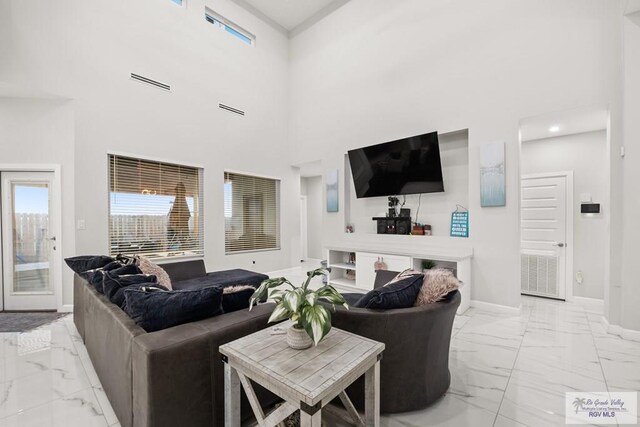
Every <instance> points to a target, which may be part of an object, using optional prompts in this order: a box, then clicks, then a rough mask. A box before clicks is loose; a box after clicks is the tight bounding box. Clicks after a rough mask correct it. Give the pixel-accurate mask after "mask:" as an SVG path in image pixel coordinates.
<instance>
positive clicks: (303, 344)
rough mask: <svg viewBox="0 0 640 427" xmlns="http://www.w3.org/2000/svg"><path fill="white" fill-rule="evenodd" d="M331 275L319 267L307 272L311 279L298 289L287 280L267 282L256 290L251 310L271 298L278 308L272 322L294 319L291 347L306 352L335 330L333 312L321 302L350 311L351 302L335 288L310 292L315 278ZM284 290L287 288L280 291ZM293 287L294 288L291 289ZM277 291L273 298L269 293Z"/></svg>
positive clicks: (272, 294) (268, 280)
mask: <svg viewBox="0 0 640 427" xmlns="http://www.w3.org/2000/svg"><path fill="white" fill-rule="evenodd" d="M327 273H329V270H328V269H326V268H318V269H316V270H312V271H308V272H307V280H306V281H305V282H304V283H303V284H302V286H294V285H292V284H291V282H289V280H287V279H286V278H284V277H277V278H274V279H267V280H265V281H264V282H262V284H260V287H259V288H258V289H256V291H255V292H254V294H253V295H252V296H251V299H250V302H249V310H251V309H252V308H253V306H254V304H256V302H258V301H262V300H264V299H265V298H267V297H270V298H271V299H272V300H273V301H274V302H275V303H276V307H275V308H274V309H273V313H271V316H270V317H269V320H268V322H269V323H271V322H278V321H280V320H284V319H287V318H289V319H291V320H292V321H293V325H291V327H289V328H288V329H287V344H289V346H290V347H291V348H294V349H297V350H302V349H305V348H309V347H311V345H312V344H315V345H318V343H319V342H320V341H322V339H323V338H324V337H325V336H326V335H327V334H328V333H329V331H330V330H331V312H330V310H329V309H328V308H327V307H326V306H325V305H323V304H321V301H326V302H328V303H330V304H331V306H332V307H333V309H334V310H335V305H336V304H340V305H343V306H344V307H345V308H347V309H348V308H349V306H348V304H347V301H346V300H345V299H344V297H343V296H342V295H340V292H338V291H337V290H336V289H335V288H334V287H333V286H331V285H325V286H323V287H321V288H320V289H318V290H315V291H314V290H311V289H309V283H311V279H313V278H314V277H316V276H320V275H323V274H327ZM280 287H283V288H284V289H277V288H280ZM289 288H290V289H289ZM270 289H273V291H272V292H271V295H269V290H270Z"/></svg>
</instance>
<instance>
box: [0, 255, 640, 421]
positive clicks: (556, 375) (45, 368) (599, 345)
mask: <svg viewBox="0 0 640 427" xmlns="http://www.w3.org/2000/svg"><path fill="white" fill-rule="evenodd" d="M317 265H318V264H317V263H305V264H303V265H302V266H301V267H297V268H294V269H288V270H281V271H277V272H272V273H270V276H271V277H277V276H285V277H287V278H289V279H290V280H291V281H292V282H293V283H296V284H297V283H301V282H302V281H303V280H304V279H305V273H304V272H305V271H306V270H308V269H311V268H315V267H316V266H317ZM312 286H314V287H319V286H322V280H321V278H316V279H315V280H314V281H313V285H312ZM600 319H601V314H600V313H599V312H598V311H597V310H594V309H593V308H585V307H583V306H581V305H577V304H569V303H564V302H558V301H552V300H547V299H539V298H532V297H523V300H522V310H521V314H520V315H518V316H509V315H504V314H497V313H492V312H487V311H482V310H478V309H475V308H471V309H469V310H468V311H467V312H466V313H465V314H464V315H461V316H456V319H455V322H454V326H453V338H452V342H451V351H450V370H451V386H450V388H449V391H448V392H447V393H446V395H445V396H444V397H443V398H442V399H440V400H439V401H438V402H436V403H435V404H434V405H432V406H431V407H429V408H427V409H424V410H421V411H415V412H409V413H405V414H394V415H390V416H383V417H382V420H381V424H382V426H384V427H396V426H397V427H413V426H427V425H428V426H452V427H461V426H473V427H476V426H479V427H482V426H494V427H508V426H513V427H521V426H530V427H538V426H560V425H564V393H565V392H567V391H638V390H640V342H633V341H628V340H624V339H622V338H620V337H617V336H614V335H610V334H607V333H606V332H605V331H604V329H603V327H602V325H601V323H600ZM118 425H119V424H118V420H117V418H116V416H115V414H114V412H113V410H112V409H111V406H110V405H109V401H108V399H107V397H106V395H105V394H104V391H103V390H102V386H101V384H100V380H99V379H98V377H97V375H96V373H95V371H94V369H93V367H92V365H91V361H90V359H89V356H88V354H87V351H86V348H85V347H84V344H83V343H82V339H81V338H80V337H79V335H78V333H77V330H76V329H75V326H74V325H73V317H72V315H69V316H66V317H64V318H62V319H59V320H57V321H55V322H53V323H51V324H49V325H45V326H42V327H40V328H38V329H36V330H33V331H30V332H27V333H22V334H18V333H1V334H0V426H2V427H4V426H7V427H25V426H65V427H66V426H70V427H74V426H118ZM325 425H328V426H339V425H342V424H340V423H339V422H337V421H336V420H332V419H330V418H328V419H327V420H326V422H325Z"/></svg>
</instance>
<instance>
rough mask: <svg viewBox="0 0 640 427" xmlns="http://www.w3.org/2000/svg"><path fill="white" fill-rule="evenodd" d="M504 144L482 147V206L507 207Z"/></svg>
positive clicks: (498, 143) (495, 143) (484, 145)
mask: <svg viewBox="0 0 640 427" xmlns="http://www.w3.org/2000/svg"><path fill="white" fill-rule="evenodd" d="M504 150H505V144H504V142H494V143H491V144H483V145H481V146H480V206H482V207H493V206H505V205H506V203H507V198H506V188H505V187H506V178H505V156H504V152H505V151H504Z"/></svg>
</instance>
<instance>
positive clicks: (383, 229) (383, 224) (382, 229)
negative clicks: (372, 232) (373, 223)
mask: <svg viewBox="0 0 640 427" xmlns="http://www.w3.org/2000/svg"><path fill="white" fill-rule="evenodd" d="M377 222H378V234H387V221H385V220H382V219H379V220H378V221H377Z"/></svg>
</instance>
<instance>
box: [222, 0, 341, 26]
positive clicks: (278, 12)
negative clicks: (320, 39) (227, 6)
mask: <svg viewBox="0 0 640 427" xmlns="http://www.w3.org/2000/svg"><path fill="white" fill-rule="evenodd" d="M234 1H235V2H236V3H238V4H240V5H243V6H245V7H247V8H248V9H253V11H257V12H259V13H260V14H262V15H264V17H266V18H268V19H269V20H270V21H272V22H273V23H275V24H277V25H278V26H280V27H281V28H282V29H284V30H285V31H286V32H288V33H292V34H294V33H295V32H296V31H297V30H300V29H301V28H303V27H304V28H306V27H308V26H309V25H312V24H313V23H315V22H317V21H319V20H320V19H322V18H324V17H325V16H327V15H328V14H329V13H331V12H333V11H334V10H336V9H337V8H339V7H340V6H342V5H343V4H345V3H346V2H347V1H348V0H234Z"/></svg>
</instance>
